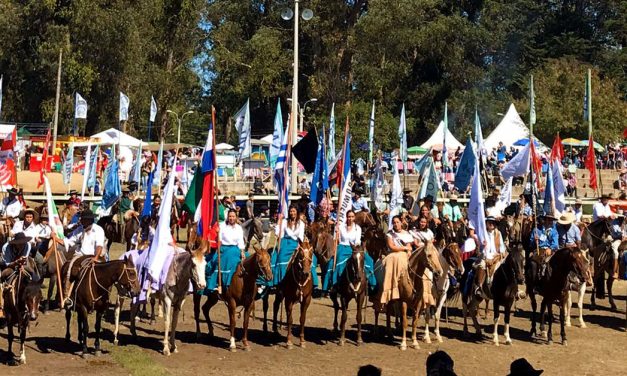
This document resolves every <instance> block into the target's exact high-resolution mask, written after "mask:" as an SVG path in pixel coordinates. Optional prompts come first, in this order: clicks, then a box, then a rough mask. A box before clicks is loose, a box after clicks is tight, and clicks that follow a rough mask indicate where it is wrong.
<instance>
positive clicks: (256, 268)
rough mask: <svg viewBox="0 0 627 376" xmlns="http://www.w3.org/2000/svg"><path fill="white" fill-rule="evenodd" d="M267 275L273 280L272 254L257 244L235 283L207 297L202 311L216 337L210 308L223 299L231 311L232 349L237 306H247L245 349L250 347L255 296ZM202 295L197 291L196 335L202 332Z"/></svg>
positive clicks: (195, 310) (240, 267) (236, 274)
mask: <svg viewBox="0 0 627 376" xmlns="http://www.w3.org/2000/svg"><path fill="white" fill-rule="evenodd" d="M260 276H261V277H263V278H264V279H265V280H266V281H272V266H271V263H270V254H269V253H268V251H267V249H265V248H258V247H256V246H255V252H254V254H252V255H250V256H248V257H247V258H246V259H245V260H244V261H242V262H241V263H240V264H239V265H238V266H237V269H236V271H235V273H234V274H233V276H232V277H231V284H230V285H229V287H228V288H226V289H224V291H223V292H222V293H221V294H220V295H218V293H217V292H215V293H212V294H210V295H209V296H208V299H207V301H206V302H205V304H203V306H202V312H203V314H204V316H205V320H206V321H207V326H208V327H209V336H210V337H213V324H212V323H211V318H210V316H209V311H210V310H211V308H212V307H213V306H214V305H215V304H216V303H217V302H218V300H219V299H222V300H223V301H224V302H225V303H226V306H227V308H228V311H229V328H230V332H231V338H230V340H229V341H230V344H229V350H230V351H231V352H235V351H236V350H237V346H236V345H235V326H236V323H237V321H236V320H237V319H236V310H237V307H244V337H243V338H242V344H243V345H244V350H246V351H250V344H249V343H248V322H249V320H250V312H251V310H252V309H253V307H254V302H255V297H256V295H257V279H258V278H259V277H260ZM201 297H202V295H200V294H194V320H195V321H196V338H198V337H199V336H200V318H199V317H200V308H201V307H200V299H201Z"/></svg>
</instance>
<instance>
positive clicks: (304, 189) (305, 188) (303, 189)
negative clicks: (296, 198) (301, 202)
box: [298, 178, 309, 195]
mask: <svg viewBox="0 0 627 376" xmlns="http://www.w3.org/2000/svg"><path fill="white" fill-rule="evenodd" d="M298 194H301V195H303V194H304V195H308V194H309V183H307V179H306V178H303V179H302V180H301V181H300V184H298Z"/></svg>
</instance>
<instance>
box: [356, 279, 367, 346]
mask: <svg viewBox="0 0 627 376" xmlns="http://www.w3.org/2000/svg"><path fill="white" fill-rule="evenodd" d="M365 298H366V292H365V290H364V291H363V292H362V293H361V294H359V295H358V296H357V301H356V303H357V346H360V345H361V344H362V343H364V341H363V340H362V338H361V321H362V316H361V315H362V310H363V305H364V299H365Z"/></svg>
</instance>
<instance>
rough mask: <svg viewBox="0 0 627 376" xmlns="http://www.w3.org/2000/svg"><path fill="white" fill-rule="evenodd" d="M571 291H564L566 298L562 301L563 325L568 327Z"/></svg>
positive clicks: (571, 302) (571, 299) (571, 303)
mask: <svg viewBox="0 0 627 376" xmlns="http://www.w3.org/2000/svg"><path fill="white" fill-rule="evenodd" d="M571 295H572V292H570V291H566V299H565V301H564V312H565V313H564V315H565V317H566V318H565V322H564V325H566V326H568V327H570V326H571V323H570V310H571V307H572V306H573V298H572V296H571Z"/></svg>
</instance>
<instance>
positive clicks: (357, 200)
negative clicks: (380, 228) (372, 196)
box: [353, 190, 368, 213]
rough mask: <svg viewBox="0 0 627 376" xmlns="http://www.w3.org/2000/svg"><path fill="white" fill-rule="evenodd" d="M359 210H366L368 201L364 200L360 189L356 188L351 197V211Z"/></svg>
mask: <svg viewBox="0 0 627 376" xmlns="http://www.w3.org/2000/svg"><path fill="white" fill-rule="evenodd" d="M360 211H366V212H367V211H368V202H366V199H365V198H363V197H361V191H360V190H356V191H355V195H354V197H353V212H355V213H359V212H360Z"/></svg>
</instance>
